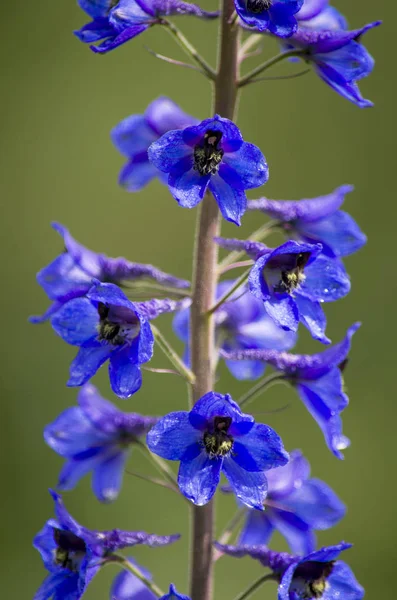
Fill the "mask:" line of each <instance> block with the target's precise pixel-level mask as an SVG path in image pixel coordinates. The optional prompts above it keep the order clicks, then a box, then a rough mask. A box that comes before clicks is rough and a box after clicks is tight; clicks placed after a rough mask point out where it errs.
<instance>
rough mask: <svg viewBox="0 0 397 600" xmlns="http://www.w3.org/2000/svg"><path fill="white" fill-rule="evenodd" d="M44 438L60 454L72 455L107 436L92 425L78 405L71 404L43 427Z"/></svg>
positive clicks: (96, 444)
mask: <svg viewBox="0 0 397 600" xmlns="http://www.w3.org/2000/svg"><path fill="white" fill-rule="evenodd" d="M44 439H45V441H46V443H47V444H48V445H49V446H50V448H52V449H53V450H54V451H55V452H57V453H58V454H60V455H61V456H66V457H67V456H69V457H72V456H74V455H75V454H79V453H80V452H83V451H84V450H86V449H87V448H90V447H92V446H99V445H100V444H101V443H102V442H104V441H105V440H107V436H106V435H104V434H103V433H102V432H101V431H100V430H99V431H98V430H97V429H95V428H94V427H93V424H92V422H91V421H89V420H88V419H87V418H86V415H85V414H84V413H83V411H82V410H81V409H80V408H79V407H77V406H73V407H71V408H67V409H66V410H64V411H63V412H62V413H61V414H60V415H59V416H58V417H57V418H56V419H55V421H53V422H52V423H50V424H49V425H47V426H46V427H45V429H44Z"/></svg>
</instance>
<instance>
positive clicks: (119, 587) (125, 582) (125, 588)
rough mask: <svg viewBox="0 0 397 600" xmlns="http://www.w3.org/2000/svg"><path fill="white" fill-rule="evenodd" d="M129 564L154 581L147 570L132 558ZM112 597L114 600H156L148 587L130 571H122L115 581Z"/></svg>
mask: <svg viewBox="0 0 397 600" xmlns="http://www.w3.org/2000/svg"><path fill="white" fill-rule="evenodd" d="M128 562H130V563H132V564H133V565H134V567H136V568H137V569H139V571H140V572H141V573H142V574H143V575H144V576H145V577H146V579H149V581H151V580H152V576H151V574H150V573H149V571H147V570H146V569H145V568H143V567H141V565H139V564H138V563H136V562H135V560H133V559H132V558H131V557H129V558H128ZM110 597H111V598H112V600H113V599H114V600H155V599H156V596H155V595H154V594H153V592H151V591H150V590H149V589H148V588H147V587H146V585H145V584H144V583H143V582H142V581H141V580H140V579H138V577H136V576H135V575H133V574H132V573H130V572H128V571H121V572H120V573H119V574H118V575H117V576H116V577H115V579H114V581H113V584H112V588H111V592H110Z"/></svg>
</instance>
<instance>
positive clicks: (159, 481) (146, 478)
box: [125, 469, 179, 494]
mask: <svg viewBox="0 0 397 600" xmlns="http://www.w3.org/2000/svg"><path fill="white" fill-rule="evenodd" d="M125 473H127V475H131V476H132V477H136V478H137V479H142V481H148V482H149V483H154V484H155V485H159V486H160V487H163V488H166V489H167V490H171V492H176V493H177V494H179V490H178V489H177V488H176V487H175V485H174V484H173V485H171V484H170V483H167V482H166V481H163V480H162V479H157V478H156V477H149V476H147V475H142V474H141V473H136V472H135V471H130V470H129V469H125Z"/></svg>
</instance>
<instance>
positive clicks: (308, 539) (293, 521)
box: [271, 510, 316, 555]
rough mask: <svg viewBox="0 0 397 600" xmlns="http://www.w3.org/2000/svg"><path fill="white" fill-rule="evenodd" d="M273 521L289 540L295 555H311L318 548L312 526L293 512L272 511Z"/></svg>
mask: <svg viewBox="0 0 397 600" xmlns="http://www.w3.org/2000/svg"><path fill="white" fill-rule="evenodd" d="M271 521H272V524H273V526H274V527H275V529H277V530H278V531H279V532H280V533H281V535H282V536H283V537H285V539H286V540H287V542H288V544H289V547H290V548H291V551H292V552H293V553H294V554H301V555H305V554H309V553H310V552H313V551H314V550H315V548H316V537H315V535H314V533H313V531H312V530H311V528H310V526H309V525H308V524H307V523H305V521H303V520H302V519H300V518H299V517H298V516H297V515H296V514H294V513H293V512H288V511H284V510H272V511H271Z"/></svg>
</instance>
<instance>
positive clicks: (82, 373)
mask: <svg viewBox="0 0 397 600" xmlns="http://www.w3.org/2000/svg"><path fill="white" fill-rule="evenodd" d="M51 325H52V327H53V328H54V330H55V332H56V333H57V334H58V335H59V336H61V338H62V339H63V340H65V342H67V343H68V344H72V345H73V346H80V350H79V352H78V354H77V356H76V358H75V359H74V361H73V362H72V364H71V366H70V378H69V381H68V383H67V385H68V386H72V387H73V386H79V385H83V384H84V383H86V382H87V381H88V380H89V379H91V377H92V376H93V375H95V373H96V372H97V370H98V369H99V367H100V366H101V365H102V364H103V363H104V362H105V361H107V360H108V359H109V378H110V384H111V387H112V390H113V391H114V393H115V394H117V395H118V396H119V397H120V398H129V397H130V396H131V395H132V394H134V393H135V392H136V391H138V390H139V388H140V387H141V384H142V375H141V369H140V365H141V364H142V363H145V362H148V361H149V360H150V359H151V358H152V356H153V344H154V338H153V333H152V330H151V328H150V324H149V322H148V320H147V318H146V316H145V315H144V313H143V312H142V311H141V310H139V308H138V306H137V305H136V304H134V303H133V302H131V301H130V300H128V298H127V296H126V295H125V294H124V293H123V292H122V291H121V290H120V288H118V287H117V286H116V285H114V284H113V283H100V282H97V283H95V284H94V285H93V287H92V288H91V289H90V291H89V293H88V294H87V295H86V297H85V298H75V299H74V300H70V301H69V302H67V303H66V304H64V305H63V306H62V308H60V309H59V310H58V312H57V313H55V315H54V316H53V317H52V318H51Z"/></svg>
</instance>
